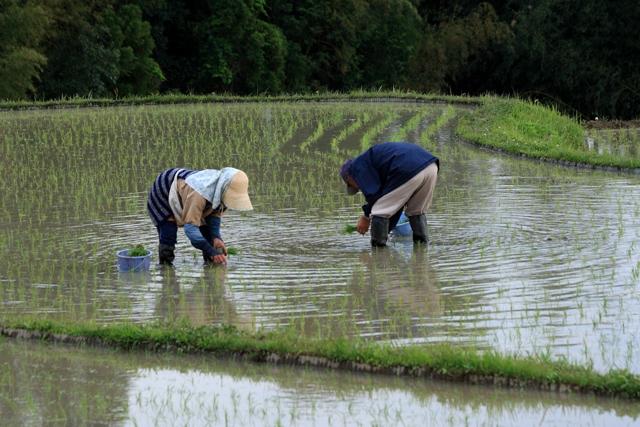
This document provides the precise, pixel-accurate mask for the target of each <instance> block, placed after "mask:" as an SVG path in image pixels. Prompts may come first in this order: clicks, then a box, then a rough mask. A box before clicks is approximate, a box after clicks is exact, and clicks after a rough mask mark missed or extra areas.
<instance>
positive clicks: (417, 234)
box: [409, 214, 429, 244]
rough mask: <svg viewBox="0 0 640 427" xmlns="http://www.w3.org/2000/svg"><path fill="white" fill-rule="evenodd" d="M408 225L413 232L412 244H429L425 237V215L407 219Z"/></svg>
mask: <svg viewBox="0 0 640 427" xmlns="http://www.w3.org/2000/svg"><path fill="white" fill-rule="evenodd" d="M409 225H411V231H413V243H423V244H427V243H429V237H428V236H427V215H425V214H420V215H414V216H410V217H409Z"/></svg>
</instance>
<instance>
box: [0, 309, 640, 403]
mask: <svg viewBox="0 0 640 427" xmlns="http://www.w3.org/2000/svg"><path fill="white" fill-rule="evenodd" d="M0 325H1V326H0V330H1V331H2V335H4V336H8V337H26V338H32V339H39V340H49V341H56V342H67V343H74V344H85V345H101V346H108V347H113V348H118V349H122V350H140V351H176V352H178V353H183V354H184V353H199V354H202V353H207V354H208V353H210V354H212V355H218V356H220V355H222V356H233V357H242V358H244V359H247V360H252V361H257V362H271V363H287V364H299V365H311V366H318V367H325V368H327V367H328V368H339V369H351V370H358V371H364V372H371V373H383V374H396V375H412V376H418V377H424V378H437V379H444V380H451V381H463V382H468V383H482V384H495V385H503V386H511V387H522V388H533V389H541V390H555V391H564V392H580V393H596V394H604V395H611V396H621V397H628V398H631V399H639V398H640V377H638V376H637V375H633V374H631V373H629V372H627V371H623V370H616V371H611V372H608V373H606V374H601V373H598V372H595V371H593V370H592V369H591V368H589V367H585V366H578V365H575V364H571V363H568V362H566V361H557V360H550V358H549V357H546V356H544V355H538V356H526V357H518V356H513V355H500V354H497V353H495V352H491V351H485V352H481V351H477V350H473V349H464V348H459V347H454V346H450V345H442V344H438V345H428V346H407V347H398V346H391V345H383V344H377V343H364V342H358V341H351V340H346V339H335V340H312V339H307V338H302V337H300V336H299V335H297V334H295V333H289V332H288V331H280V332H247V331H240V330H237V329H236V328H233V327H193V326H190V325H188V324H181V325H176V324H172V323H163V324H147V325H138V324H119V325H115V324H113V325H97V324H92V323H54V322H52V321H41V320H38V319H35V318H33V319H23V320H12V321H9V320H7V319H4V321H3V322H2V323H0Z"/></svg>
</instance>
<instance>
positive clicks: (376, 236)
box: [371, 216, 389, 247]
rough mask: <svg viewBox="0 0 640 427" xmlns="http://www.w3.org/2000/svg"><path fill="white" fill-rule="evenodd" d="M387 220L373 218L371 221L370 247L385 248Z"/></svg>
mask: <svg viewBox="0 0 640 427" xmlns="http://www.w3.org/2000/svg"><path fill="white" fill-rule="evenodd" d="M388 236H389V218H382V217H379V216H374V217H373V219H372V220H371V246H374V247H376V246H387V237H388Z"/></svg>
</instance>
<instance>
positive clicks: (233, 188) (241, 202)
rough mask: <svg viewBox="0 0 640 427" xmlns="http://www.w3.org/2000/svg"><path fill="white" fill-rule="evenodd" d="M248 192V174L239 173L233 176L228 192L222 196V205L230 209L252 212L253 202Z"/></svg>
mask: <svg viewBox="0 0 640 427" xmlns="http://www.w3.org/2000/svg"><path fill="white" fill-rule="evenodd" d="M248 190H249V177H247V174H246V173H244V172H242V171H238V172H236V174H235V175H233V178H231V182H229V187H228V188H227V191H225V192H224V194H223V195H222V203H224V204H225V206H226V207H228V208H229V209H234V210H237V211H250V210H252V209H253V206H252V205H251V200H249V193H248Z"/></svg>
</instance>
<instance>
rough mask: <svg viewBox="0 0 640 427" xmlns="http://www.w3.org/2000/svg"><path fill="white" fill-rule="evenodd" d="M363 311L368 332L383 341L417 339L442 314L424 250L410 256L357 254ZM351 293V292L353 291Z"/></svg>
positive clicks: (377, 253)
mask: <svg viewBox="0 0 640 427" xmlns="http://www.w3.org/2000/svg"><path fill="white" fill-rule="evenodd" d="M360 260H361V261H362V263H363V264H364V266H365V277H364V280H362V278H361V279H360V283H361V284H362V285H363V286H362V294H363V295H362V296H363V299H364V308H365V309H366V310H367V311H369V313H368V314H367V317H369V318H370V323H371V327H372V328H373V329H374V330H373V331H372V333H374V334H382V335H383V336H384V337H385V338H389V334H391V335H392V337H391V338H401V337H402V338H417V337H420V336H424V335H426V334H427V333H428V332H427V331H426V328H428V327H429V325H430V324H432V323H433V322H434V321H435V320H436V319H438V318H439V317H440V316H441V315H442V313H443V307H442V306H441V301H440V293H439V290H438V286H437V279H436V276H435V270H434V269H433V268H432V267H431V265H430V264H429V261H428V259H427V252H426V249H424V248H420V247H418V246H415V247H414V250H413V251H412V252H411V253H404V254H403V253H399V252H396V251H372V252H367V253H363V254H361V255H360ZM354 292H355V290H354Z"/></svg>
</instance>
